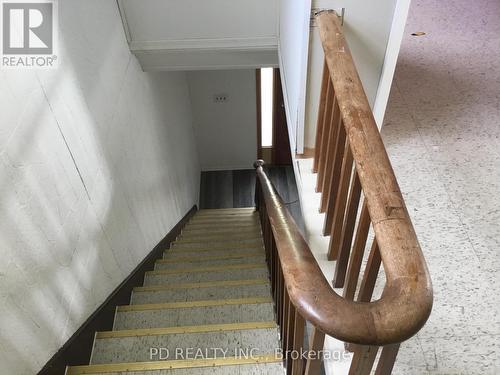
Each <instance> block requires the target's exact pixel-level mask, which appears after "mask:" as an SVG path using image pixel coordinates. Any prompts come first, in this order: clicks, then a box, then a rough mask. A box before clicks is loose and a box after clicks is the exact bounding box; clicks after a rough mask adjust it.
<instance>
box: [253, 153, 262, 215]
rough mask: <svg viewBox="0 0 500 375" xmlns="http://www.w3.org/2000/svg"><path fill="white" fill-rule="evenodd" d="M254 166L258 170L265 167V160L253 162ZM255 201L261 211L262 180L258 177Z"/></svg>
mask: <svg viewBox="0 0 500 375" xmlns="http://www.w3.org/2000/svg"><path fill="white" fill-rule="evenodd" d="M253 167H254V168H255V169H256V170H258V169H259V168H263V167H264V160H262V159H258V160H256V161H255V162H254V163H253ZM254 201H255V208H257V211H260V182H259V179H258V178H257V180H256V184H255V196H254Z"/></svg>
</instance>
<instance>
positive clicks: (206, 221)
mask: <svg viewBox="0 0 500 375" xmlns="http://www.w3.org/2000/svg"><path fill="white" fill-rule="evenodd" d="M188 224H189V225H198V226H200V225H208V226H219V227H223V226H231V225H257V224H260V219H259V218H258V217H257V216H256V217H245V218H242V217H219V218H208V217H198V218H192V219H191V220H189V222H188Z"/></svg>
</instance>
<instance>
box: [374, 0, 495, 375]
mask: <svg viewBox="0 0 500 375" xmlns="http://www.w3.org/2000/svg"><path fill="white" fill-rule="evenodd" d="M499 19H500V2H499V1H495V0H478V1H475V2H469V1H465V0H458V1H453V2H435V1H430V0H416V1H414V2H413V3H412V6H411V9H410V14H409V17H408V23H407V26H406V33H405V38H404V40H403V44H402V46H401V52H400V57H399V61H398V65H397V69H396V75H395V79H394V83H393V88H392V92H391V97H390V99H389V105H388V110H387V114H386V119H385V121H384V126H383V130H382V135H383V137H384V141H385V143H386V147H387V150H388V152H389V155H390V158H391V161H392V163H393V166H394V169H395V172H396V175H397V177H398V181H399V182H400V185H401V190H402V191H403V193H404V195H405V198H406V201H407V204H408V208H409V210H410V214H411V216H412V219H413V221H414V225H415V227H416V230H417V233H418V234H419V239H420V242H421V245H422V248H423V251H424V254H425V255H426V258H427V261H428V265H429V268H430V272H431V276H432V279H433V284H434V291H435V301H434V309H433V312H432V314H431V317H430V319H429V321H428V323H427V325H426V326H425V327H424V328H423V330H422V331H421V332H420V333H419V334H418V335H417V337H416V338H415V339H414V340H415V341H417V342H418V343H419V346H420V349H421V351H422V353H423V356H424V359H425V365H426V367H425V369H426V371H427V372H429V373H431V374H498V373H500V350H499V349H500V276H499V274H500V199H499V198H498V195H499V193H500V138H499V136H500V33H499V31H500V22H499ZM416 31H423V32H425V33H426V35H425V36H420V37H415V36H411V34H412V33H413V32H416ZM402 354H404V352H403V353H402Z"/></svg>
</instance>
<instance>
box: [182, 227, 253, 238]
mask: <svg viewBox="0 0 500 375" xmlns="http://www.w3.org/2000/svg"><path fill="white" fill-rule="evenodd" d="M225 233H230V234H234V233H239V234H242V233H256V234H260V233H261V230H260V225H245V226H243V225H240V226H214V227H207V226H203V227H194V228H193V227H186V228H184V229H183V230H182V233H181V235H182V236H200V237H205V236H207V235H211V236H212V235H224V234H225Z"/></svg>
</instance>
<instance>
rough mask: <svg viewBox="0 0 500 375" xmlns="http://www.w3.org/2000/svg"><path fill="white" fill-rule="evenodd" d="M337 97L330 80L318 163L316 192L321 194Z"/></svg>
mask: <svg viewBox="0 0 500 375" xmlns="http://www.w3.org/2000/svg"><path fill="white" fill-rule="evenodd" d="M334 97H335V95H334V92H333V86H332V81H331V80H330V79H329V80H328V87H327V90H326V103H325V116H324V117H323V131H322V137H321V148H320V154H319V162H318V178H317V180H316V191H317V192H321V189H322V188H323V179H324V178H325V170H326V168H325V165H326V151H327V147H328V134H330V126H331V124H332V123H331V121H330V119H331V116H332V110H333V99H334Z"/></svg>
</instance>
